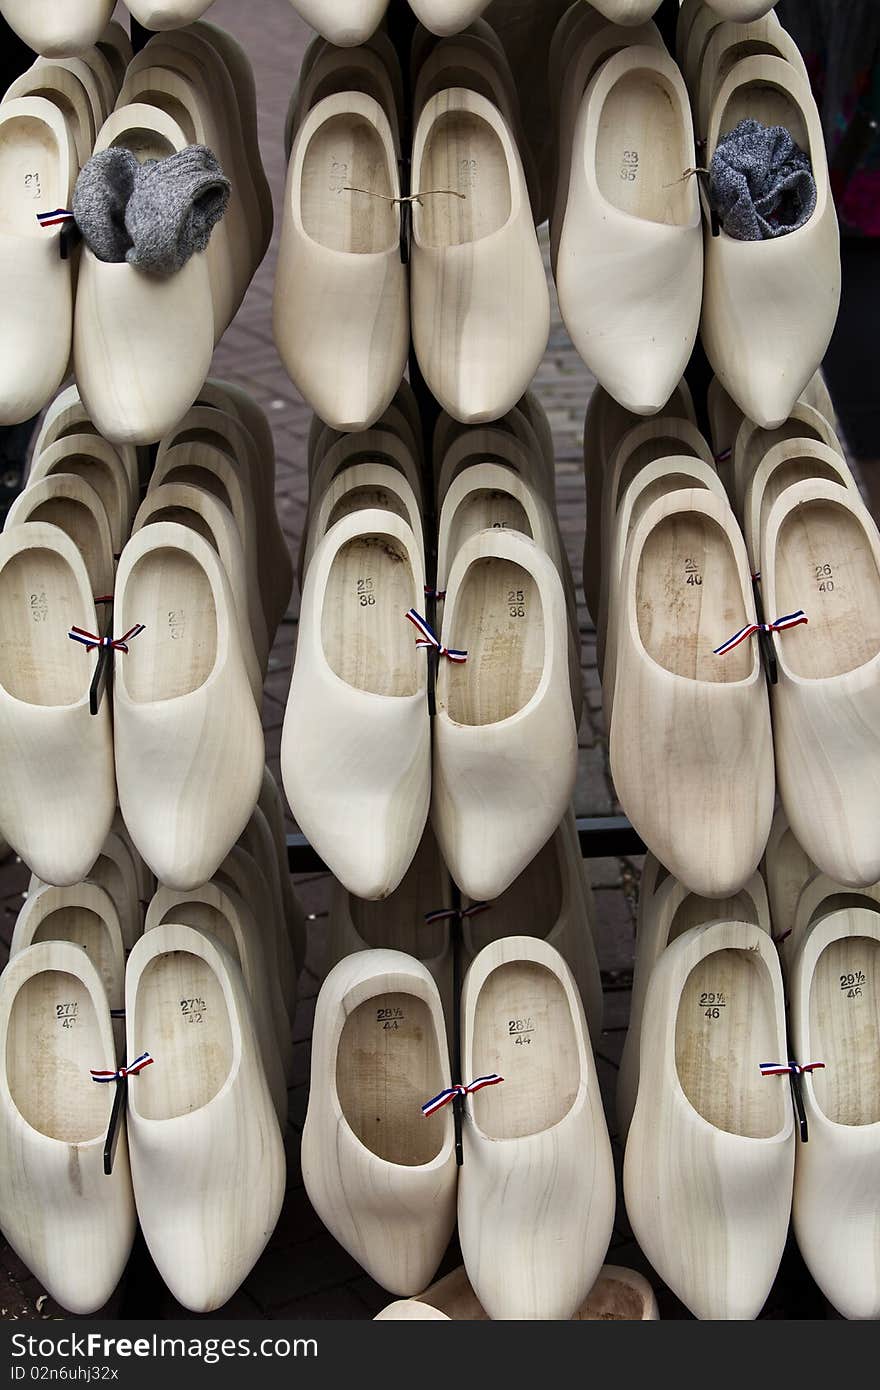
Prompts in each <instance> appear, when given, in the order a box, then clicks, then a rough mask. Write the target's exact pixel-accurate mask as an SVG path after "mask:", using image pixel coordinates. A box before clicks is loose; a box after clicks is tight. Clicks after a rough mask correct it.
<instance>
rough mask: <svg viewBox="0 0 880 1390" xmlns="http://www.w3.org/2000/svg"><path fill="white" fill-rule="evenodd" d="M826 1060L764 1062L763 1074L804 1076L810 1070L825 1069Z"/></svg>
mask: <svg viewBox="0 0 880 1390" xmlns="http://www.w3.org/2000/svg"><path fill="white" fill-rule="evenodd" d="M824 1070H825V1063H824V1062H804V1063H803V1064H802V1065H801V1064H800V1063H798V1062H792V1061H789V1062H762V1063H761V1075H762V1076H802V1075H803V1074H804V1072H808V1071H824Z"/></svg>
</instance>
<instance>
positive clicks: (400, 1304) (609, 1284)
mask: <svg viewBox="0 0 880 1390" xmlns="http://www.w3.org/2000/svg"><path fill="white" fill-rule="evenodd" d="M659 1317H660V1313H659V1311H658V1308H657V1298H656V1295H655V1293H654V1290H653V1289H652V1288H651V1285H650V1284H649V1283H648V1281H647V1279H646V1278H645V1277H644V1275H642V1274H638V1273H636V1271H635V1270H634V1269H623V1268H621V1266H620V1265H603V1266H602V1268H601V1269H600V1270H599V1277H598V1279H597V1280H596V1282H595V1284H594V1285H593V1287H592V1289H591V1290H590V1292H589V1294H588V1295H587V1299H586V1302H585V1303H583V1304H581V1306H580V1308H579V1309H578V1310H577V1312H576V1313H575V1314H574V1321H575V1322H655V1321H656V1320H657V1319H658V1318H659ZM488 1318H489V1314H488V1313H487V1312H486V1310H485V1309H484V1308H483V1306H482V1304H481V1303H480V1301H479V1299H478V1298H477V1295H476V1294H475V1293H474V1291H473V1289H472V1288H471V1283H470V1280H469V1279H468V1277H467V1272H466V1271H465V1268H464V1266H463V1265H460V1266H459V1268H458V1269H454V1270H453V1271H452V1273H451V1274H446V1275H444V1277H443V1278H442V1279H438V1281H437V1283H436V1284H432V1285H431V1287H430V1288H429V1289H426V1290H425V1292H424V1293H420V1294H419V1296H418V1298H402V1299H398V1300H397V1301H396V1302H395V1303H389V1304H388V1306H387V1307H386V1308H383V1309H382V1311H381V1313H377V1314H376V1316H375V1318H374V1319H373V1321H374V1322H412V1321H420V1322H430V1321H437V1322H444V1321H448V1322H486V1321H488Z"/></svg>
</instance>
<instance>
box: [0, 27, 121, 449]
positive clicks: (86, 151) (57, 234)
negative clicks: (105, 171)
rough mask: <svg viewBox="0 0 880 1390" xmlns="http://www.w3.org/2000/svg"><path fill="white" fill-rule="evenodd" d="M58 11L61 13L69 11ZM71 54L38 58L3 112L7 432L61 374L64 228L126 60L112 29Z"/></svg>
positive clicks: (2, 335) (1, 290) (66, 324)
mask: <svg viewBox="0 0 880 1390" xmlns="http://www.w3.org/2000/svg"><path fill="white" fill-rule="evenodd" d="M20 8H22V10H24V9H25V8H30V7H20ZM37 8H39V9H41V10H43V9H45V6H39V7H37ZM60 8H63V9H64V11H65V13H67V11H68V10H69V8H70V7H69V6H63V7H60ZM59 18H60V16H59ZM78 51H80V52H81V55H82V56H81V57H75V58H65V57H53V58H38V59H37V61H36V62H35V63H34V64H33V66H32V67H31V68H29V69H28V70H27V71H26V72H25V73H23V74H22V75H21V76H20V77H19V78H17V79H16V80H15V81H14V82H13V83H12V85H11V86H10V87H9V89H8V90H7V92H6V94H5V96H4V98H3V101H2V103H0V147H2V156H0V178H2V181H3V186H4V190H5V194H4V213H3V219H2V224H0V294H2V298H3V305H4V311H3V319H2V324H0V423H2V424H4V425H11V424H18V423H20V422H21V421H24V420H28V419H30V418H31V416H33V415H36V413H37V412H38V411H39V410H42V408H43V406H44V405H45V404H46V402H47V401H48V400H49V399H50V398H51V397H52V395H53V394H54V393H55V392H56V391H57V390H58V387H59V386H60V385H61V382H62V380H63V379H64V376H65V375H66V373H67V371H68V367H69V363H70V356H71V350H72V338H73V299H74V284H75V278H74V264H75V262H74V260H73V259H71V258H70V257H68V258H67V259H66V260H62V258H61V254H60V238H61V233H62V228H63V225H64V223H63V221H62V220H61V219H62V218H63V215H64V213H65V212H66V211H67V210H68V209H69V208H70V205H71V199H72V196H73V188H74V184H75V183H76V180H77V177H78V175H79V171H80V168H81V166H82V165H83V164H84V163H85V162H86V160H87V159H88V158H89V157H90V155H91V153H92V148H93V146H94V143H95V138H96V135H97V132H98V131H99V130H100V129H101V127H102V126H103V124H104V121H105V120H106V119H107V116H108V115H109V113H110V112H111V111H112V110H113V107H114V104H115V102H116V99H117V97H118V95H119V89H120V86H121V84H122V80H123V76H124V74H125V68H126V65H127V64H128V62H129V61H130V60H131V44H130V42H129V39H128V35H127V34H126V33H125V30H124V29H123V28H122V27H121V25H119V24H115V23H112V24H109V25H107V26H106V28H105V27H104V25H103V24H101V25H100V27H99V29H98V31H97V33H96V34H95V36H94V37H93V38H90V39H89V43H88V44H87V45H86V44H84V45H83V46H82V48H81V49H80V50H78Z"/></svg>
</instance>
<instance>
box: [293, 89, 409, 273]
mask: <svg viewBox="0 0 880 1390" xmlns="http://www.w3.org/2000/svg"><path fill="white" fill-rule="evenodd" d="M395 192H396V190H395V187H394V184H393V183H392V178H391V171H390V169H389V166H388V153H387V151H386V149H385V145H384V143H383V141H382V138H381V136H380V134H379V132H378V130H377V129H376V127H375V126H374V125H372V124H371V123H370V122H369V121H368V120H365V119H364V117H363V116H358V115H355V114H354V113H353V112H345V113H342V114H340V115H338V116H331V118H330V119H329V120H328V121H324V122H323V123H322V124H321V125H320V126H319V127H318V129H317V130H316V131H315V133H314V135H313V136H312V138H311V139H310V141H309V144H308V148H307V149H306V152H305V156H304V158H303V166H302V183H301V191H300V215H301V217H302V224H303V228H304V230H305V232H306V235H307V236H309V237H311V239H312V241H315V242H317V243H318V244H319V245H321V246H325V247H327V249H328V250H330V251H341V252H345V253H348V254H350V255H351V254H355V255H370V254H375V253H377V252H383V251H390V250H391V249H392V248H393V247H394V246H395V245H396V244H397V241H398V237H399V231H398V225H399V224H398V217H397V210H396V204H395V203H393V202H392V201H391V200H392V198H393V197H394V196H395Z"/></svg>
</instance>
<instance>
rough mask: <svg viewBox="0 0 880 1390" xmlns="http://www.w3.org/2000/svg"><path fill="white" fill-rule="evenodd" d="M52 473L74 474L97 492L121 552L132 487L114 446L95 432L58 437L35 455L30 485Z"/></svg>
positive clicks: (114, 543) (30, 474)
mask: <svg viewBox="0 0 880 1390" xmlns="http://www.w3.org/2000/svg"><path fill="white" fill-rule="evenodd" d="M53 473H73V474H75V476H76V477H77V478H81V479H82V480H83V482H85V483H88V484H89V486H90V487H92V488H93V489H94V490H95V492H97V494H98V496H99V497H100V499H101V502H102V504H103V507H104V511H105V513H106V516H107V521H108V524H109V527H110V538H111V540H112V542H113V550H114V552H115V553H116V554H118V553H119V552H120V551H121V550H122V547H123V545H124V544H125V542H126V540H127V539H128V532H129V528H130V526H131V519H132V516H133V508H132V491H133V489H132V480H131V479H130V477H129V476H128V474H127V472H126V469H125V465H124V464H123V462H122V459H121V457H120V455H119V454H118V453H117V451H116V449H114V447H113V445H112V444H108V442H107V440H106V439H101V438H100V436H99V435H96V434H69V435H65V437H64V438H63V439H56V441H55V443H54V444H48V445H46V446H45V447H44V448H43V449H42V450H41V452H40V453H39V455H37V456H35V457H34V460H33V462H32V463H31V470H30V473H29V475H28V486H29V487H30V486H31V485H32V484H33V483H36V482H39V481H40V479H41V478H48V477H50V476H51V474H53Z"/></svg>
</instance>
